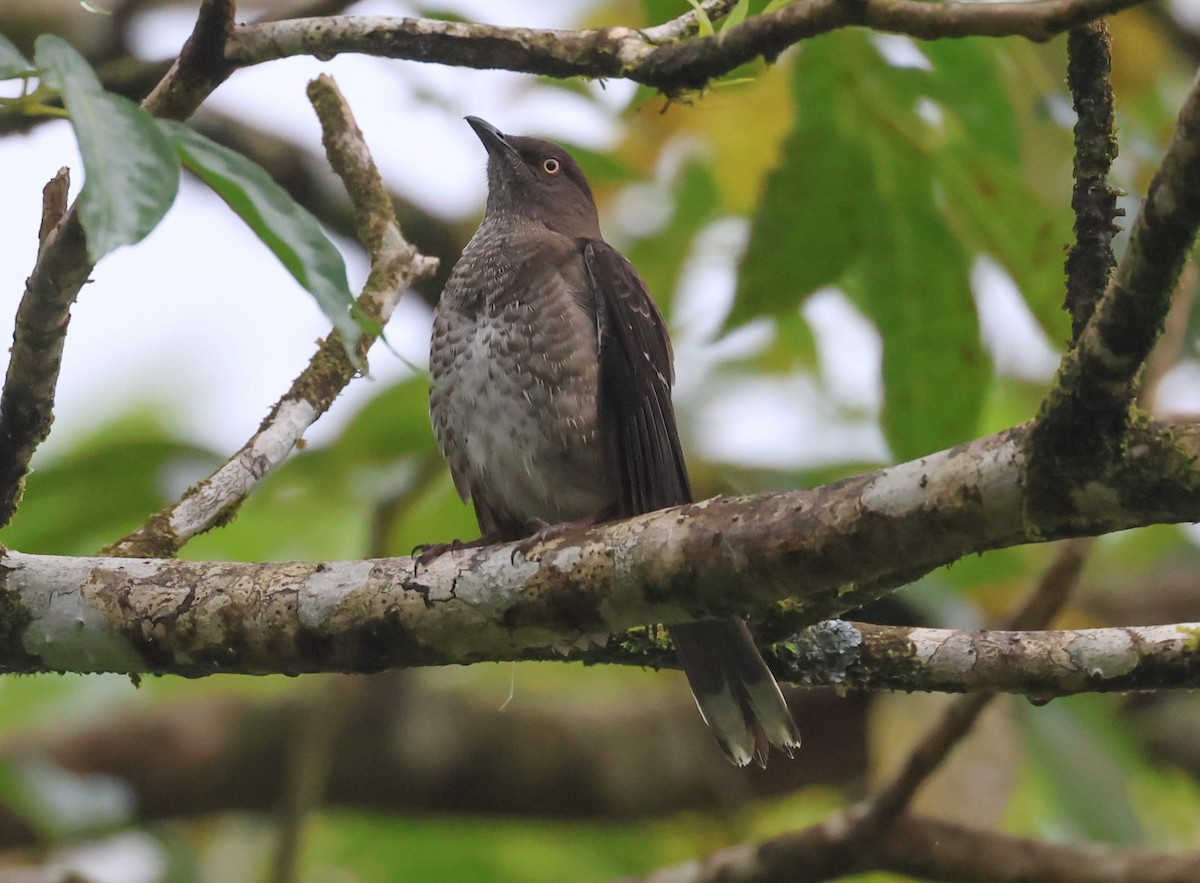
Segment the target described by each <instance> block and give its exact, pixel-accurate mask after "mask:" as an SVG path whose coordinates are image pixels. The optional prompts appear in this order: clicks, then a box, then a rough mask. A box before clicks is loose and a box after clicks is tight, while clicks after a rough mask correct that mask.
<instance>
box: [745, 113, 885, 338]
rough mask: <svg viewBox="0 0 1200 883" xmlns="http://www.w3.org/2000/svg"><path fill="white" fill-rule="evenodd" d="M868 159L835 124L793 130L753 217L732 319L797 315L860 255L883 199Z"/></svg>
mask: <svg viewBox="0 0 1200 883" xmlns="http://www.w3.org/2000/svg"><path fill="white" fill-rule="evenodd" d="M804 107H805V105H804V104H801V108H802V109H801V113H805V110H804V109H803V108H804ZM868 165H869V163H868V160H867V156H866V154H865V153H864V151H863V150H862V148H861V146H860V145H859V144H858V143H857V142H856V141H853V140H849V139H846V138H844V137H842V136H841V135H840V134H839V133H838V132H836V131H835V130H833V129H831V128H827V127H826V126H824V125H821V124H820V123H817V124H815V125H813V126H812V127H811V128H810V127H809V126H808V125H805V124H801V125H798V126H797V127H796V128H795V129H794V130H793V132H792V134H791V136H789V138H788V140H787V143H786V144H785V145H784V148H783V156H782V158H781V161H780V165H779V167H778V168H777V169H776V170H775V172H774V173H772V175H771V176H770V178H769V179H768V181H767V185H766V188H765V191H764V193H763V197H762V200H761V201H760V202H759V206H758V211H757V213H756V214H755V216H754V221H753V226H752V228H751V232H750V242H749V244H748V246H747V247H746V255H745V257H744V258H743V259H742V266H741V273H740V275H739V276H738V292H737V297H736V300H735V301H734V305H733V309H732V311H731V312H730V314H729V318H728V319H727V320H726V321H727V323H728V324H729V325H740V324H742V323H743V322H746V321H747V320H749V319H752V318H755V317H757V316H760V315H762V314H763V313H766V314H768V315H780V314H785V313H793V312H794V311H795V310H796V308H797V306H798V305H799V304H800V303H801V302H802V301H803V300H804V298H805V297H807V296H808V295H810V294H812V293H813V292H814V291H816V290H817V289H818V288H821V287H823V286H826V285H833V284H836V283H837V282H838V281H839V280H840V279H841V278H842V276H843V275H844V274H845V273H846V271H847V270H848V269H849V268H850V266H851V265H852V264H853V263H854V262H855V261H857V260H858V259H859V258H860V256H861V255H862V249H863V237H864V231H863V227H864V224H865V218H864V215H865V214H866V212H867V211H868V210H869V209H870V207H871V206H873V205H875V204H876V203H877V201H878V197H877V196H876V195H874V194H873V193H871V192H868V190H869V188H870V187H871V183H870V180H869V176H867V175H864V170H865V169H867V168H868Z"/></svg>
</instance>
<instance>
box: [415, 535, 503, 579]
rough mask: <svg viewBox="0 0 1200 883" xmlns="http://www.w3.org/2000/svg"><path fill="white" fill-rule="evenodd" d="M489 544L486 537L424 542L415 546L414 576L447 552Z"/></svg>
mask: <svg viewBox="0 0 1200 883" xmlns="http://www.w3.org/2000/svg"><path fill="white" fill-rule="evenodd" d="M484 545H487V544H486V543H485V542H484V537H480V538H479V539H477V540H467V541H465V542H464V541H463V540H451V541H450V542H448V543H422V544H421V545H419V546H414V547H413V550H412V552H411V553H410V554H411V555H412V556H413V576H416V575H417V571H419V570H420V569H421V568H422V567H428V566H429V565H430V564H432V563H433V562H434V561H436V560H437V559H439V558H441V557H442V556H443V555H445V554H446V553H447V552H457V551H459V550H460V549H477V548H479V547H480V546H484Z"/></svg>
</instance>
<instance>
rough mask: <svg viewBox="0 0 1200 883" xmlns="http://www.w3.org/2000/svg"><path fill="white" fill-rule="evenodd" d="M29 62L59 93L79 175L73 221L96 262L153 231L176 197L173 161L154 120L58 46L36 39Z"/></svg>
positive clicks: (75, 55) (63, 45)
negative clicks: (67, 116) (76, 215)
mask: <svg viewBox="0 0 1200 883" xmlns="http://www.w3.org/2000/svg"><path fill="white" fill-rule="evenodd" d="M34 58H35V60H36V62H37V66H38V71H39V73H40V75H41V76H42V79H43V81H44V82H45V83H46V84H47V85H48V86H50V87H51V88H53V89H56V90H57V91H58V92H60V93H61V94H62V98H63V104H64V105H66V108H67V112H68V113H69V114H70V117H71V125H72V126H73V127H74V128H75V137H76V138H77V139H78V141H79V152H80V154H81V155H82V156H83V169H84V172H85V174H86V180H85V182H84V187H83V192H82V193H81V194H80V196H79V217H80V220H81V221H82V222H83V229H84V231H85V232H86V233H87V248H88V258H89V259H90V260H91V261H92V262H93V263H95V262H97V261H99V260H100V258H102V257H104V255H106V254H108V253H109V252H111V251H113V250H114V249H117V248H120V247H121V246H122V245H132V244H133V243H135V242H140V241H141V240H142V239H143V238H144V237H145V236H146V234H148V233H149V232H150V231H151V230H153V229H154V228H155V227H156V226H158V222H159V221H161V220H162V218H163V215H165V214H166V213H167V210H168V209H169V208H170V207H171V203H173V202H174V201H175V194H176V193H177V192H178V190H179V160H178V158H177V157H176V156H175V151H174V150H173V149H172V148H171V145H170V143H169V142H168V141H167V139H166V137H165V136H164V135H163V134H162V132H161V131H159V129H158V127H157V126H156V125H155V123H154V119H153V118H152V117H151V116H150V115H149V114H148V113H146V112H145V111H144V110H142V109H141V108H140V107H138V106H137V105H136V104H134V103H133V102H132V101H130V100H129V99H128V98H124V97H122V96H120V95H113V94H112V93H110V92H105V91H104V89H103V88H102V87H101V86H100V81H99V80H98V79H96V74H95V73H94V72H93V71H92V69H91V67H90V66H89V65H88V63H87V61H86V60H85V59H84V58H83V56H82V55H80V54H79V53H78V52H76V51H75V49H73V48H72V47H71V45H70V44H69V43H67V42H66V41H65V40H62V39H60V38H59V37H55V36H53V35H51V34H43V35H42V36H40V37H38V39H37V42H36V43H35V44H34Z"/></svg>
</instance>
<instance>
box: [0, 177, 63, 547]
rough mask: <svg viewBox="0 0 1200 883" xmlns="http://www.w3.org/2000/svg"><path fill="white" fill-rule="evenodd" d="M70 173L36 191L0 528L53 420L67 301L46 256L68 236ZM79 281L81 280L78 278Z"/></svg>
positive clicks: (7, 398)
mask: <svg viewBox="0 0 1200 883" xmlns="http://www.w3.org/2000/svg"><path fill="white" fill-rule="evenodd" d="M70 183H71V176H70V173H69V171H68V170H67V169H66V168H65V167H64V168H61V169H59V170H58V174H56V175H55V176H54V177H53V178H52V179H51V180H50V181H49V183H47V184H46V186H45V188H44V189H43V190H42V217H41V223H40V224H39V226H38V242H39V247H38V261H37V265H36V266H35V268H34V271H33V274H32V275H31V276H30V277H29V279H28V280H26V282H25V294H24V296H23V297H22V298H21V304H20V306H19V307H18V308H17V318H16V326H15V328H14V330H13V345H12V349H11V351H10V352H11V356H10V358H9V361H8V372H7V373H6V375H5V378H4V391H3V392H2V393H0V527H3V526H4V525H6V524H8V522H9V521H11V520H12V517H13V515H15V514H16V511H17V506H18V505H20V502H21V494H22V492H23V490H24V487H25V476H26V475H28V474H29V461H30V460H31V459H32V458H33V452H34V451H35V450H37V447H38V445H40V444H41V443H42V442H43V441H44V440H45V439H46V436H48V435H49V434H50V424H51V423H52V422H53V420H54V392H55V387H56V386H57V380H58V369H59V367H60V365H61V364H62V352H63V342H64V340H65V339H66V336H67V323H68V322H69V321H70V318H71V315H70V309H71V300H69V299H64V298H63V297H62V296H61V294H60V291H59V290H58V289H57V288H56V287H55V285H54V284H52V281H54V280H57V279H58V276H57V273H58V272H59V268H58V267H57V266H48V265H49V264H50V263H52V261H51V260H50V259H47V261H46V264H45V265H44V264H43V257H44V256H46V255H58V254H59V253H60V249H59V247H58V242H59V240H60V239H61V238H62V237H64V236H70V235H71V233H70V232H67V230H66V225H64V223H63V219H64V217H65V216H66V213H67V192H68V189H69V188H70ZM81 284H82V282H81Z"/></svg>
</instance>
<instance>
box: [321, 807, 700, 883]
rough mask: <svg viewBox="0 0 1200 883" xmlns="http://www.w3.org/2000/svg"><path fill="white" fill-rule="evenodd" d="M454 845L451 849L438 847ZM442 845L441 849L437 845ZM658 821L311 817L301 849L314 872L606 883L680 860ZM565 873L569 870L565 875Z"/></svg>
mask: <svg viewBox="0 0 1200 883" xmlns="http://www.w3.org/2000/svg"><path fill="white" fill-rule="evenodd" d="M450 842H453V843H454V844H455V847H454V848H453V849H446V848H444V844H446V843H450ZM439 844H441V846H439ZM690 846H693V844H690V843H687V844H683V843H680V842H677V839H676V838H674V837H673V836H672V832H671V830H670V828H669V826H668V825H667V824H665V823H658V824H654V823H650V824H647V823H646V822H644V821H643V822H639V823H626V824H611V823H608V824H604V823H597V824H563V823H557V824H556V823H547V822H545V821H540V822H534V821H530V822H525V821H520V820H504V819H472V818H470V817H465V816H462V817H458V818H446V819H417V818H408V819H405V820H404V823H403V824H402V825H397V824H395V823H394V822H392V821H391V820H388V819H385V818H382V817H373V816H368V815H365V814H351V813H339V814H338V815H337V816H331V815H326V816H323V817H322V818H320V819H319V820H316V824H314V825H313V828H312V831H311V839H310V841H309V844H308V846H307V848H306V850H305V856H306V860H307V862H309V863H311V865H312V866H315V867H337V868H344V869H346V871H348V872H349V873H351V874H353V875H354V878H355V879H359V880H371V881H381V883H382V881H387V883H407V881H414V883H415V881H421V883H427V881H441V880H445V881H459V880H470V881H472V883H489V881H495V883H509V881H513V880H520V881H522V883H540V881H546V883H550V881H561V880H564V879H570V880H573V881H579V883H585V881H593V880H594V881H602V880H611V879H613V878H616V877H624V876H627V875H629V874H641V873H646V872H648V871H650V870H652V869H654V868H656V867H658V866H660V865H663V864H668V863H670V862H671V861H672V860H674V861H680V860H682V859H683V858H684V857H686V856H687V855H688V854H689V852H688V847H690ZM568 869H569V870H568Z"/></svg>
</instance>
